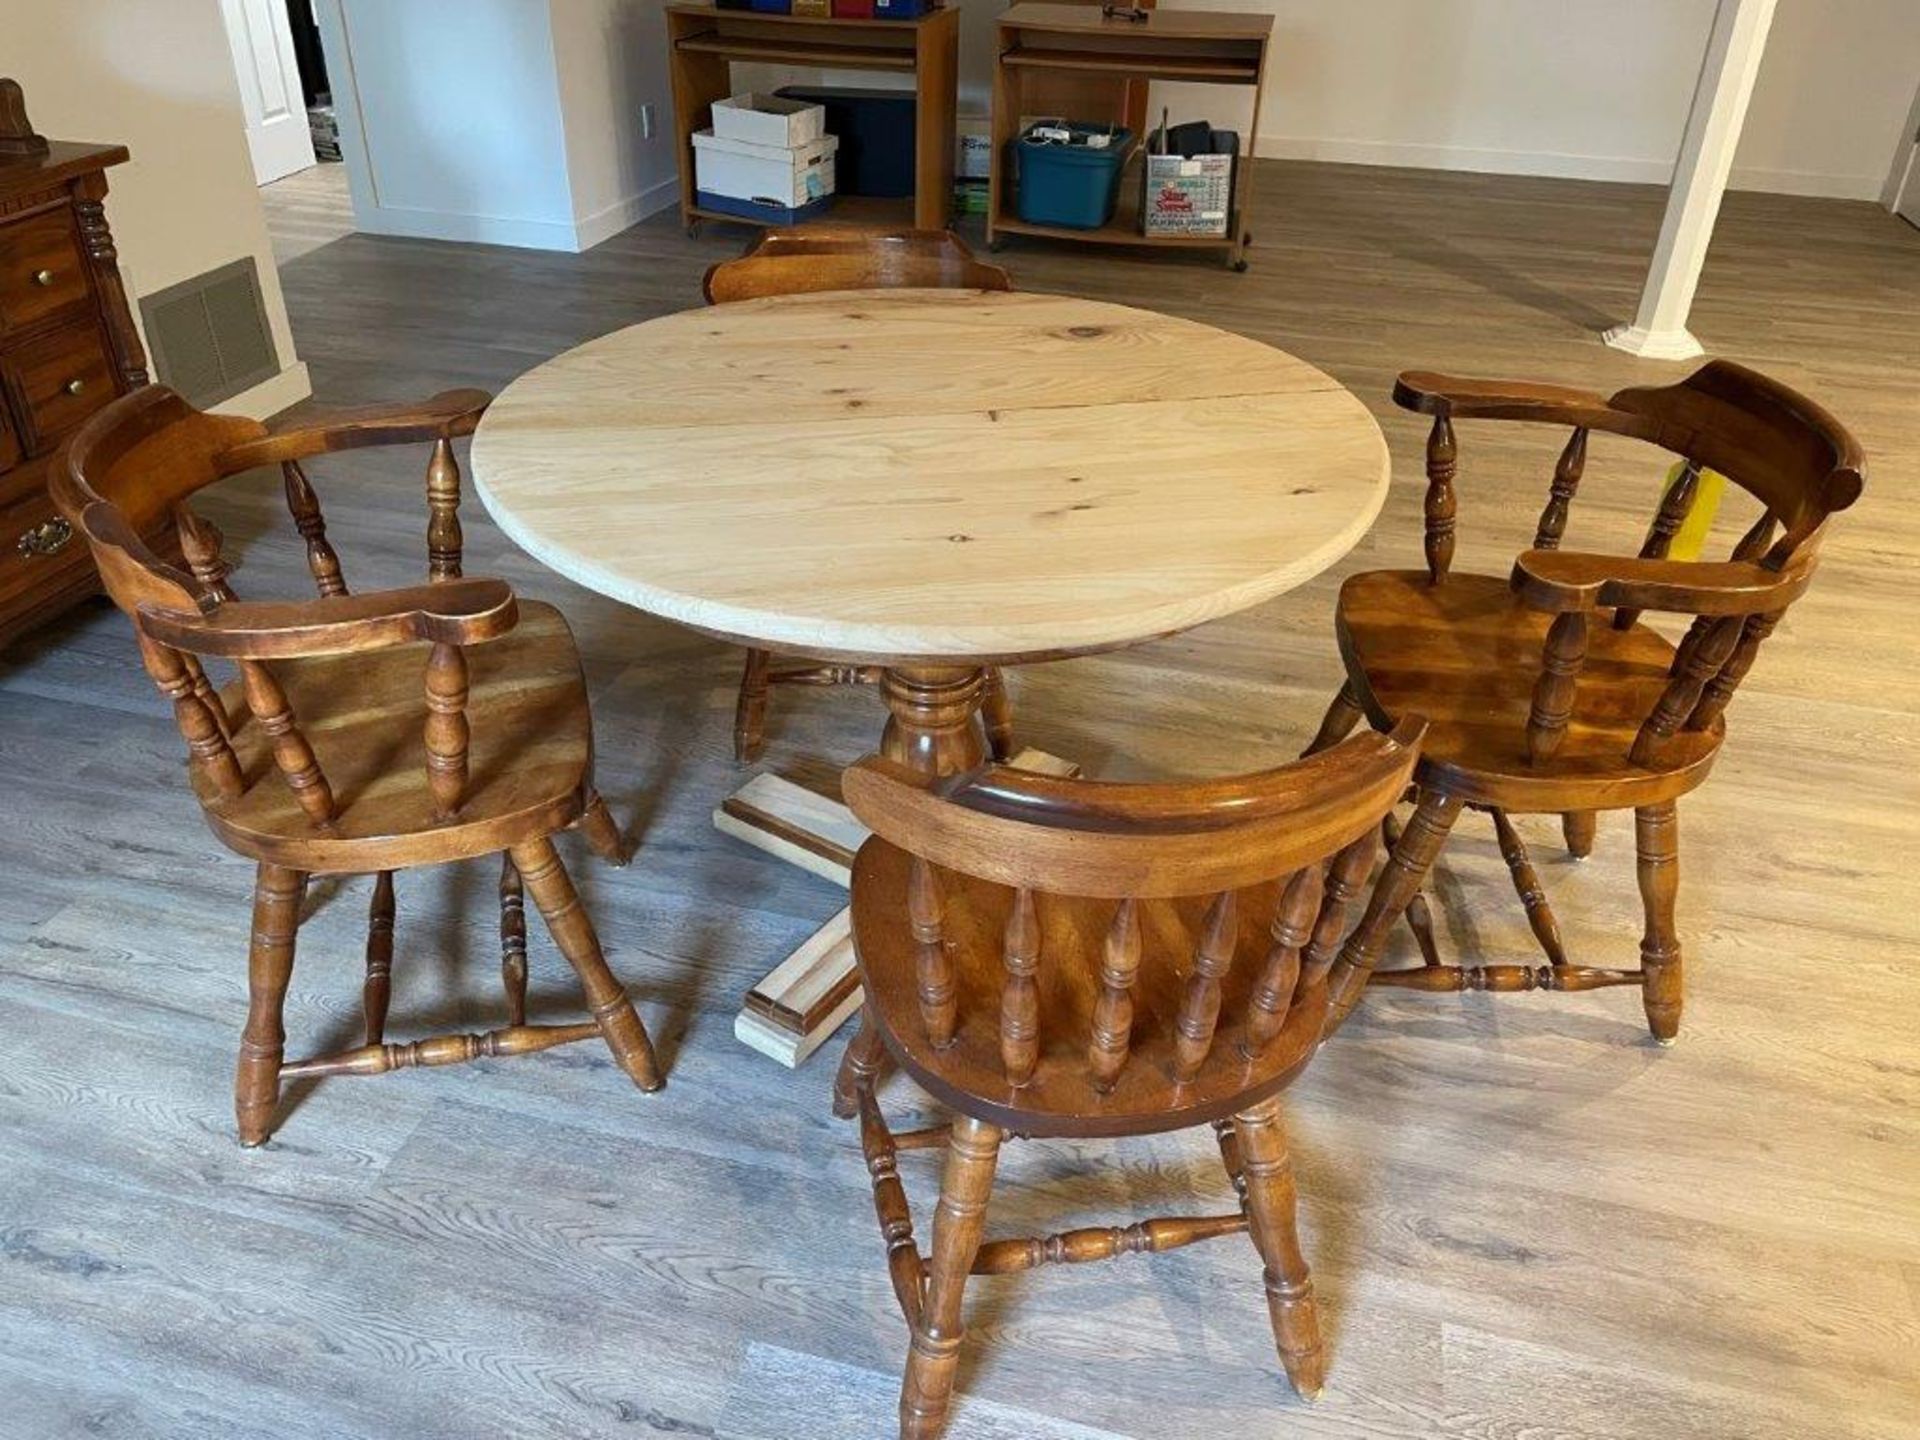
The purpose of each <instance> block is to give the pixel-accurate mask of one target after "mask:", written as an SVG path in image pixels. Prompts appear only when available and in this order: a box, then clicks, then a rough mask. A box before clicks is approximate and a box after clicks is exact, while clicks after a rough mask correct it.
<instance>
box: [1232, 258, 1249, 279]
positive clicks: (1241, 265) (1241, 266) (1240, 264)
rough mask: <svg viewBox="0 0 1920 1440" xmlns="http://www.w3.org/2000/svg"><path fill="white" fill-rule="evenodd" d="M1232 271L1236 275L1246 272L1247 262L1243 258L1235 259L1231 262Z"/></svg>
mask: <svg viewBox="0 0 1920 1440" xmlns="http://www.w3.org/2000/svg"><path fill="white" fill-rule="evenodd" d="M1233 273H1234V274H1236V275H1244V274H1246V273H1247V262H1246V261H1245V260H1236V261H1234V262H1233Z"/></svg>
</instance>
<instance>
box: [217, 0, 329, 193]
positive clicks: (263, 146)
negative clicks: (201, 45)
mask: <svg viewBox="0 0 1920 1440" xmlns="http://www.w3.org/2000/svg"><path fill="white" fill-rule="evenodd" d="M220 18H221V19H222V20H223V21H225V22H226V27H227V45H228V47H229V48H230V49H231V50H232V51H233V69H234V74H235V76H236V77H237V79H238V80H239V82H240V108H241V112H242V114H244V116H245V117H246V126H247V149H248V151H249V152H250V153H251V154H252V156H253V179H254V183H255V184H256V185H265V184H266V183H267V182H268V181H270V180H278V179H281V178H282V177H283V176H287V175H291V174H293V173H294V172H296V171H299V170H305V169H307V168H309V167H310V166H312V165H313V164H315V163H316V162H315V160H314V155H313V132H312V130H311V129H310V128H309V126H308V123H307V106H306V100H305V98H304V95H303V93H302V91H301V88H300V65H299V62H298V61H297V60H295V59H294V54H293V25H292V22H291V21H290V20H288V18H287V0H220Z"/></svg>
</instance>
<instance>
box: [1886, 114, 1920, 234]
mask: <svg viewBox="0 0 1920 1440" xmlns="http://www.w3.org/2000/svg"><path fill="white" fill-rule="evenodd" d="M1880 203H1881V204H1882V205H1884V206H1886V207H1887V209H1889V210H1891V211H1893V213H1894V214H1896V215H1899V216H1900V217H1902V218H1903V219H1906V220H1911V221H1912V222H1913V223H1914V224H1915V225H1920V90H1915V91H1914V92H1913V108H1912V109H1910V110H1908V111H1907V123H1906V125H1905V126H1904V127H1902V129H1901V131H1900V143H1899V144H1898V145H1896V146H1894V149H1893V168H1892V169H1890V170H1889V171H1888V172H1887V183H1886V184H1885V185H1884V186H1882V187H1881V189H1880Z"/></svg>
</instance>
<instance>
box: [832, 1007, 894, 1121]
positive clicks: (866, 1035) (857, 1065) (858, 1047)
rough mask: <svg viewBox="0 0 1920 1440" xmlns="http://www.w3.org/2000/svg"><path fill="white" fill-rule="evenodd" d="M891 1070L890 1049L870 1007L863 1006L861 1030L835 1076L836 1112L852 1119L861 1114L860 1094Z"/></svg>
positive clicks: (842, 1056) (837, 1114)
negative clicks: (883, 1040)
mask: <svg viewBox="0 0 1920 1440" xmlns="http://www.w3.org/2000/svg"><path fill="white" fill-rule="evenodd" d="M886 1067H887V1047H886V1046H885V1045H884V1044H882V1043H881V1040H880V1031H879V1029H878V1028H877V1027H876V1026H875V1025H874V1023H873V1016H872V1015H871V1014H869V1013H868V1011H867V1007H866V1006H864V1005H862V1006H861V1007H860V1028H859V1029H858V1030H856V1031H854V1032H853V1039H851V1040H849V1041H848V1042H847V1048H846V1051H845V1052H844V1053H843V1054H842V1055H841V1056H840V1068H839V1069H838V1070H837V1071H835V1072H834V1076H833V1113H834V1114H835V1115H836V1116H838V1117H839V1118H840V1119H842V1120H851V1119H852V1118H853V1117H854V1116H855V1115H857V1114H859V1113H860V1092H861V1090H863V1089H872V1088H873V1087H874V1086H876V1085H878V1084H879V1083H880V1077H881V1075H882V1073H883V1072H884V1071H885V1070H886Z"/></svg>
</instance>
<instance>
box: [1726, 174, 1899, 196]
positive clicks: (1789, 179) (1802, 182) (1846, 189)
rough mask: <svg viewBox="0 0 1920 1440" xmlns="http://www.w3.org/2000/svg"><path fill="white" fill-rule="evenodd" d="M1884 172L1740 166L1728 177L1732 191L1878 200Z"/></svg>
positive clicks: (1729, 187)
mask: <svg viewBox="0 0 1920 1440" xmlns="http://www.w3.org/2000/svg"><path fill="white" fill-rule="evenodd" d="M1886 178H1887V177H1886V176H1884V175H1830V174H1827V173H1826V172H1824V171H1819V170H1770V169H1767V168H1765V167H1764V166H1759V165H1736V166H1734V167H1733V173H1732V174H1731V175H1730V176H1728V177H1727V188H1728V189H1731V190H1765V191H1767V192H1768V193H1770V194H1773V195H1812V196H1815V197H1817V198H1819V199H1822V200H1877V199H1879V198H1880V187H1881V186H1882V185H1883V184H1884V183H1885V181H1886Z"/></svg>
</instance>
